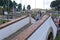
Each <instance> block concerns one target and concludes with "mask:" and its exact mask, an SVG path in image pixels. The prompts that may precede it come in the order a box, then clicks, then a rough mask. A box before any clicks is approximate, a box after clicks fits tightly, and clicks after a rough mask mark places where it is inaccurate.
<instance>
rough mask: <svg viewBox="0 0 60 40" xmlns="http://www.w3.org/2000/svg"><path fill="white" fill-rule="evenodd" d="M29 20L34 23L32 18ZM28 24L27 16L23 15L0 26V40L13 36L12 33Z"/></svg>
mask: <svg viewBox="0 0 60 40" xmlns="http://www.w3.org/2000/svg"><path fill="white" fill-rule="evenodd" d="M31 19H32V21H35V20H34V19H33V18H31ZM28 23H29V16H27V15H25V16H22V17H20V18H17V19H15V20H12V21H10V22H7V23H5V24H2V25H0V40H3V39H4V38H6V37H8V36H10V35H11V34H13V33H14V32H16V31H17V30H19V29H20V28H22V27H23V26H25V25H26V24H28ZM32 23H33V22H32Z"/></svg>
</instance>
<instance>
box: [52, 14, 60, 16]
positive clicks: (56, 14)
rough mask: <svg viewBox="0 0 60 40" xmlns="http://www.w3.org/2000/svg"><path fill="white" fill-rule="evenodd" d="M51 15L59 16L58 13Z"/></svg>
mask: <svg viewBox="0 0 60 40" xmlns="http://www.w3.org/2000/svg"><path fill="white" fill-rule="evenodd" d="M52 16H60V14H52Z"/></svg>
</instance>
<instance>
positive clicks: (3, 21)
mask: <svg viewBox="0 0 60 40" xmlns="http://www.w3.org/2000/svg"><path fill="white" fill-rule="evenodd" d="M6 22H8V21H7V20H0V24H2V23H6Z"/></svg>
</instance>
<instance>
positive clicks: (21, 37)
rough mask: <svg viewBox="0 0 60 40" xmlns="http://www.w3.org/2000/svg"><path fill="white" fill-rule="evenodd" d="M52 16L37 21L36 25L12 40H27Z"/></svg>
mask: <svg viewBox="0 0 60 40" xmlns="http://www.w3.org/2000/svg"><path fill="white" fill-rule="evenodd" d="M49 17H50V15H48V14H46V15H44V16H43V17H42V18H41V20H39V21H37V22H36V23H35V24H33V25H31V26H30V27H29V28H27V29H25V30H24V31H22V32H21V33H20V34H18V35H17V36H16V37H14V38H13V39H12V40H27V39H28V38H29V37H30V36H31V35H32V34H33V33H34V32H35V31H36V30H37V29H38V28H39V27H40V26H41V25H42V24H43V23H44V22H45V21H46V20H47V19H48V18H49Z"/></svg>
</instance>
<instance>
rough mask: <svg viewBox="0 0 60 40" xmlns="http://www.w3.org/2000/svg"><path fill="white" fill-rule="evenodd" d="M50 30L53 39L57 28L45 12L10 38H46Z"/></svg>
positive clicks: (33, 39)
mask: <svg viewBox="0 0 60 40" xmlns="http://www.w3.org/2000/svg"><path fill="white" fill-rule="evenodd" d="M50 32H52V33H53V39H55V37H56V32H57V28H56V26H55V24H54V22H53V21H52V19H51V17H50V16H49V15H48V14H47V15H44V16H43V17H42V19H41V20H39V21H37V22H36V23H34V24H33V25H31V26H30V27H29V28H27V29H25V30H24V31H22V32H21V33H20V34H18V35H17V36H16V37H14V38H13V39H12V40H47V39H48V35H49V33H50Z"/></svg>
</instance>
